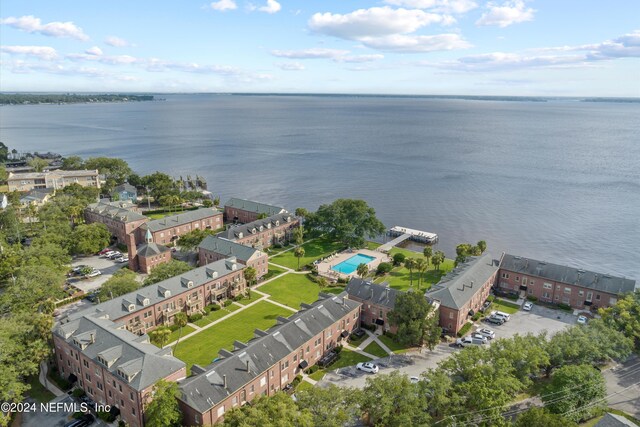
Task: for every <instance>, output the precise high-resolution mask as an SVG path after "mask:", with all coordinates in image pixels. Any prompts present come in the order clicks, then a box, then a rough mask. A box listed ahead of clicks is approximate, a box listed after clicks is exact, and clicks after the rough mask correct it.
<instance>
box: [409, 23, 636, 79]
mask: <svg viewBox="0 0 640 427" xmlns="http://www.w3.org/2000/svg"><path fill="white" fill-rule="evenodd" d="M620 58H640V30H636V31H634V32H632V33H629V34H625V35H623V36H620V37H618V38H615V39H613V40H607V41H604V42H602V43H596V44H587V45H578V46H561V47H549V48H539V49H530V50H529V51H528V52H527V53H506V52H492V53H485V54H480V55H470V56H465V57H462V58H458V59H457V60H454V61H445V62H441V63H422V64H420V65H426V66H431V67H437V68H445V69H451V70H459V71H501V70H513V69H521V68H567V67H587V66H592V65H593V64H594V63H597V62H600V61H607V60H615V59H620Z"/></svg>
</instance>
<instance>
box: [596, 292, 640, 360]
mask: <svg viewBox="0 0 640 427" xmlns="http://www.w3.org/2000/svg"><path fill="white" fill-rule="evenodd" d="M600 315H601V316H602V320H603V321H604V322H605V324H606V325H607V326H609V327H611V328H612V329H615V330H617V331H620V332H622V333H623V334H624V335H625V336H627V337H630V338H633V340H634V341H635V347H636V349H640V289H636V291H635V292H633V293H629V294H627V295H625V296H624V297H623V298H620V299H619V300H618V302H616V304H615V305H614V306H613V307H609V308H605V309H602V308H601V309H600Z"/></svg>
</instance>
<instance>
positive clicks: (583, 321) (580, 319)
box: [578, 316, 588, 325]
mask: <svg viewBox="0 0 640 427" xmlns="http://www.w3.org/2000/svg"><path fill="white" fill-rule="evenodd" d="M587 321H588V320H587V316H578V323H579V324H580V325H586V324H587Z"/></svg>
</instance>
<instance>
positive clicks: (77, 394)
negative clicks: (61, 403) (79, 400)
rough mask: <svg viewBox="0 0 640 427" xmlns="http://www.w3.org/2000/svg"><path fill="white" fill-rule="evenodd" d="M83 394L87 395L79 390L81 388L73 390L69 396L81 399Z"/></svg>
mask: <svg viewBox="0 0 640 427" xmlns="http://www.w3.org/2000/svg"><path fill="white" fill-rule="evenodd" d="M85 394H87V393H85V391H84V390H83V389H81V388H76V389H75V390H73V392H72V393H71V395H72V396H73V397H82V396H84V395H85Z"/></svg>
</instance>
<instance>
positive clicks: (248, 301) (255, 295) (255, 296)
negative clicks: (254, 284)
mask: <svg viewBox="0 0 640 427" xmlns="http://www.w3.org/2000/svg"><path fill="white" fill-rule="evenodd" d="M260 298H262V295H260V294H259V293H257V292H251V297H249V298H243V299H241V300H240V301H237V303H238V304H242V305H248V304H251V303H252V302H254V301H255V300H258V299H260Z"/></svg>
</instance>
